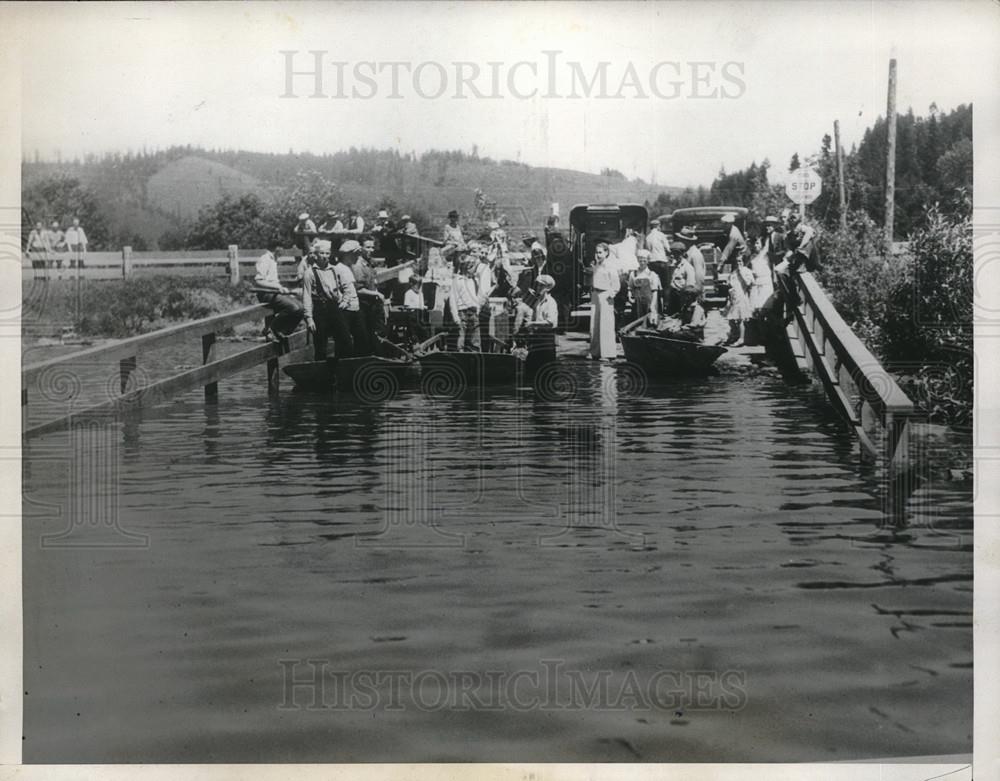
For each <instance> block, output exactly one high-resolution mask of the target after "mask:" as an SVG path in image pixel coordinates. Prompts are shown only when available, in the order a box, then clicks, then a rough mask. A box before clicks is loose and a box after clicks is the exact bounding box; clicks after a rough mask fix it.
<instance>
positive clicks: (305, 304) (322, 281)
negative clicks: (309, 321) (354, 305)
mask: <svg viewBox="0 0 1000 781" xmlns="http://www.w3.org/2000/svg"><path fill="white" fill-rule="evenodd" d="M338 296H339V294H338V292H337V275H336V274H335V273H334V271H333V266H327V267H326V268H320V267H319V266H308V267H307V268H306V270H305V274H304V275H303V277H302V308H303V309H304V310H305V314H306V317H312V315H313V298H317V299H320V300H324V301H336V300H337V298H338Z"/></svg>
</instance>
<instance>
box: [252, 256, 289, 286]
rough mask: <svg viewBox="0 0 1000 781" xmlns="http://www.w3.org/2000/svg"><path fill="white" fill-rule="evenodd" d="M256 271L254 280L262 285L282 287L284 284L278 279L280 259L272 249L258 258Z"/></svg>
mask: <svg viewBox="0 0 1000 781" xmlns="http://www.w3.org/2000/svg"><path fill="white" fill-rule="evenodd" d="M255 271H256V273H255V274H254V278H253V281H254V282H256V283H257V284H258V285H260V286H261V287H273V288H280V287H281V286H282V285H281V280H279V279H278V261H277V260H276V259H275V257H274V253H273V252H271V251H270V250H268V251H267V252H265V253H264V254H263V255H261V256H260V257H259V258H257V264H256V266H255Z"/></svg>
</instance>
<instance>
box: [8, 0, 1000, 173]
mask: <svg viewBox="0 0 1000 781" xmlns="http://www.w3.org/2000/svg"><path fill="white" fill-rule="evenodd" d="M0 17H2V18H3V19H4V20H5V21H7V22H13V26H12V29H13V30H14V31H15V36H16V39H17V42H18V43H19V44H20V46H21V62H22V74H21V83H22V138H21V148H22V154H23V155H24V156H26V157H31V156H32V155H33V153H34V151H35V150H37V151H38V153H39V154H40V155H41V156H42V157H43V158H50V159H54V158H55V156H56V154H59V155H61V156H62V158H63V159H68V158H72V157H75V156H82V155H83V154H85V153H88V152H107V151H125V150H133V151H137V150H140V149H142V148H146V149H156V148H166V147H168V146H171V145H174V144H192V145H195V146H204V147H209V148H225V149H247V150H255V151H275V152H287V151H288V150H290V149H292V150H295V151H297V152H302V151H308V152H315V153H323V152H335V151H338V150H341V149H347V148H349V147H351V146H355V147H370V148H396V149H399V150H400V151H401V152H411V151H412V152H417V153H418V154H419V153H420V152H423V151H426V150H428V149H432V148H436V149H464V150H466V151H469V150H471V149H472V148H473V146H475V147H476V148H477V149H478V152H479V154H480V155H483V156H489V157H492V158H494V159H512V160H520V161H522V162H525V163H529V164H532V165H546V166H556V167H562V168H573V169H577V170H583V171H591V172H598V171H600V170H601V169H602V168H605V167H608V168H614V169H617V170H619V171H621V172H622V173H624V174H625V175H626V176H628V177H629V178H633V177H641V178H643V179H645V180H647V181H650V180H655V181H656V182H657V183H658V184H663V185H678V186H683V185H698V184H704V185H708V184H710V183H711V181H712V179H713V178H714V177H715V175H716V174H717V173H718V171H719V169H720V168H722V167H724V168H726V169H727V170H730V171H731V170H736V169H739V168H743V167H745V166H747V165H749V163H750V162H751V161H758V162H760V161H761V160H763V159H764V158H768V159H770V160H771V162H772V163H773V164H774V165H775V167H776V168H778V169H784V168H786V167H787V163H788V160H789V158H790V157H791V155H792V153H793V152H798V153H799V154H800V155H802V156H806V155H808V154H812V153H815V152H816V151H818V149H819V146H820V142H821V139H822V137H823V135H824V134H825V133H830V134H831V135H832V133H833V121H834V120H835V119H839V120H840V126H841V137H842V142H843V143H844V145H845V147H846V148H848V149H849V148H850V146H851V144H853V143H856V142H858V141H859V140H860V138H861V136H862V135H863V133H864V130H865V128H866V127H869V126H870V125H871V124H872V123H873V122H874V121H875V119H876V117H877V116H879V115H884V114H885V111H886V81H887V73H888V63H889V59H890V57H892V56H895V58H896V59H897V63H898V91H897V104H898V107H899V110H900V111H905V110H906V109H907V108H908V107H912V108H913V109H914V111H915V112H916V113H918V114H926V113H927V111H928V107H929V106H930V104H931V103H932V102H936V103H937V105H938V107H939V108H940V109H942V110H949V109H951V108H954V107H955V106H957V105H959V104H961V103H968V102H972V101H973V100H974V99H975V98H976V97H977V95H980V94H983V91H984V90H986V89H992V85H993V84H994V83H996V81H995V80H996V74H997V73H998V68H997V62H998V60H997V48H998V47H997V46H996V45H995V43H994V41H995V40H997V39H998V37H1000V36H998V32H1000V25H998V20H1000V13H998V6H997V5H996V4H993V3H990V2H964V1H963V0H947V1H946V2H934V1H932V0H925V1H924V2H895V3H894V2H877V3H873V2H810V1H809V0H805V1H804V2H792V1H791V0H786V1H785V2H766V3H753V2H741V3H737V2H727V3H713V2H698V3H689V2H664V3H627V2H620V3H606V4H596V3H594V4H585V3H569V2H566V3H532V4H514V3H464V4H458V3H448V2H441V3H402V2H398V3H390V2H374V3H365V4H353V3H328V4H320V5H317V4H280V5H277V4H269V3H262V4H244V3H239V4H237V3H219V4H204V5H203V4H198V3H157V4H153V3H149V4H130V3H116V4H107V5H104V4H98V5H95V4H86V3H81V4H66V5H57V6H53V5H49V4H17V5H3V6H2V7H0ZM312 51H317V52H320V55H318V56H319V60H318V61H319V63H320V71H321V73H322V76H321V78H322V84H321V85H317V84H316V77H315V75H312V74H311V73H310V71H314V69H315V63H316V62H317V60H316V55H313V54H311V53H310V52H312ZM282 52H288V53H289V54H283V53H282ZM546 52H548V54H547V53H546ZM553 52H554V54H553ZM456 62H457V63H464V64H462V65H459V66H456V65H455V63H456ZM337 63H341V64H340V65H338V64H337ZM392 63H399V64H398V65H393V64H392ZM491 63H492V64H491ZM518 63H521V64H520V65H518ZM553 63H554V64H553ZM602 63H603V64H602ZM289 69H291V70H294V71H302V72H304V75H293V76H292V77H291V90H289V81H288V80H289V76H288V70H289ZM602 69H603V71H604V73H605V74H606V79H607V81H606V82H605V85H604V86H603V87H602V85H601V82H600V80H599V76H600V74H601V72H602ZM477 71H478V75H475V74H476V72H477ZM393 73H395V74H396V75H397V77H398V82H397V85H396V87H395V89H394V88H393V83H392V75H393ZM359 74H360V75H359ZM470 74H473V75H472V76H471V78H470V79H469V80H466V81H465V82H462V81H461V79H460V76H462V75H465V76H470ZM338 75H340V76H341V77H342V81H338ZM595 77H597V78H595ZM494 78H495V79H496V81H494ZM581 79H582V82H581ZM591 79H595V80H594V82H593V84H589V83H588V82H590V80H591ZM317 92H318V93H319V94H320V95H321V96H320V97H313V95H314V94H316V93H317ZM438 93H440V96H438Z"/></svg>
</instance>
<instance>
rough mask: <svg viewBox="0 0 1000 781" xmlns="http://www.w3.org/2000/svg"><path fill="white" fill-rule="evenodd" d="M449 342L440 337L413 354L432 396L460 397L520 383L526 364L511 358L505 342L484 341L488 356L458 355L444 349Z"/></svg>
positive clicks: (456, 352)
mask: <svg viewBox="0 0 1000 781" xmlns="http://www.w3.org/2000/svg"><path fill="white" fill-rule="evenodd" d="M447 339H448V334H446V333H440V334H438V335H437V336H433V337H431V338H430V339H428V340H427V341H425V342H422V343H421V344H419V345H417V347H416V348H415V350H414V355H415V356H416V361H417V363H419V364H420V373H421V385H422V386H423V387H424V389H425V391H426V392H427V393H429V394H430V395H439V396H459V395H461V394H462V393H463V392H464V391H465V390H467V389H468V388H475V387H481V386H484V385H504V384H506V385H513V384H514V383H515V382H516V381H517V378H518V373H519V369H520V368H521V367H522V365H523V363H524V361H523V360H522V359H521V358H518V356H516V355H512V354H511V353H510V349H509V346H508V345H507V344H506V343H505V342H501V341H500V340H498V339H494V338H493V337H490V336H487V337H484V339H483V341H484V346H486V347H487V352H458V351H452V350H443V349H441V348H442V347H443V346H445V345H446V343H447ZM490 350H492V351H490Z"/></svg>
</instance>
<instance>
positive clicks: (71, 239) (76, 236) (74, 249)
mask: <svg viewBox="0 0 1000 781" xmlns="http://www.w3.org/2000/svg"><path fill="white" fill-rule="evenodd" d="M65 240H66V247H67V248H68V249H69V267H70V268H73V267H75V266H79V267H80V268H83V259H84V258H85V257H86V256H87V234H86V233H84V232H83V228H82V227H80V220H79V219H78V218H77V217H74V218H73V224H72V225H71V226H70V227H69V228H67V229H66V235H65Z"/></svg>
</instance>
